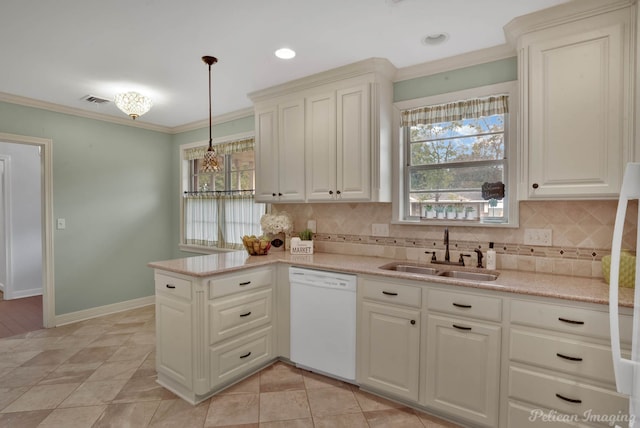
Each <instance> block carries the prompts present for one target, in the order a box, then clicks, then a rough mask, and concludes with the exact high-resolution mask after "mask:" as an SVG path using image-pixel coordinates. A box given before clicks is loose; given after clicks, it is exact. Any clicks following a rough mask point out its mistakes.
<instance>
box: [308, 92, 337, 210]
mask: <svg viewBox="0 0 640 428" xmlns="http://www.w3.org/2000/svg"><path fill="white" fill-rule="evenodd" d="M306 113H307V118H306V125H305V145H306V181H307V185H306V187H307V200H308V201H331V200H334V199H335V198H336V194H337V193H336V191H337V190H338V189H337V186H336V96H335V92H334V91H330V92H327V93H324V94H320V95H315V96H310V97H308V98H307V99H306Z"/></svg>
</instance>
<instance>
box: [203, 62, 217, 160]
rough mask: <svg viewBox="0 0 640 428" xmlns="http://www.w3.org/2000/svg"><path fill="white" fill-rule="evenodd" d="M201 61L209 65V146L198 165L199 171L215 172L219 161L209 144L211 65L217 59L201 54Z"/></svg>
mask: <svg viewBox="0 0 640 428" xmlns="http://www.w3.org/2000/svg"><path fill="white" fill-rule="evenodd" d="M202 61H204V63H205V64H207V65H208V66H209V148H208V149H207V151H206V152H205V153H204V160H203V161H202V164H201V165H200V172H216V171H219V170H220V163H219V162H218V157H217V156H216V152H215V150H213V146H212V145H211V141H212V139H211V128H212V123H211V119H212V114H211V66H212V65H213V64H215V63H216V62H218V59H217V58H216V57H213V56H203V57H202Z"/></svg>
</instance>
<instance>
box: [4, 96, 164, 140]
mask: <svg viewBox="0 0 640 428" xmlns="http://www.w3.org/2000/svg"><path fill="white" fill-rule="evenodd" d="M0 101H4V102H7V103H11V104H18V105H22V106H25V107H34V108H39V109H42V110H49V111H54V112H56V113H64V114H70V115H72V116H80V117H85V118H88V119H95V120H101V121H103V122H111V123H116V124H118V125H125V126H133V127H135V128H143V129H148V130H150V131H157V132H164V133H170V132H171V128H169V127H167V126H161V125H154V124H152V123H147V122H140V121H133V120H131V119H128V118H127V119H125V118H122V117H115V116H111V115H108V114H104V113H95V112H91V111H87V110H82V109H79V108H74V107H67V106H63V105H60V104H55V103H50V102H47V101H40V100H36V99H33V98H27V97H21V96H19V95H12V94H7V93H5V92H0Z"/></svg>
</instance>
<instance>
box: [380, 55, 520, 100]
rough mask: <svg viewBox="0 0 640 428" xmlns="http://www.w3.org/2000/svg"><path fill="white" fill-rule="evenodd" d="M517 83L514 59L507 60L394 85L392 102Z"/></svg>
mask: <svg viewBox="0 0 640 428" xmlns="http://www.w3.org/2000/svg"><path fill="white" fill-rule="evenodd" d="M517 79H518V63H517V58H516V57H512V58H506V59H502V60H498V61H492V62H487V63H484V64H478V65H474V66H471V67H464V68H459V69H457V70H451V71H446V72H442V73H436V74H432V75H430V76H423V77H417V78H415V79H409V80H403V81H401V82H396V83H395V84H394V85H393V100H394V101H396V102H397V101H406V100H411V99H414V98H423V97H428V96H431V95H438V94H446V93H447V92H454V91H461V90H463V89H470V88H477V87H479V86H487V85H493V84H496V83H502V82H510V81H512V80H517Z"/></svg>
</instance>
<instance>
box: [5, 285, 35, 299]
mask: <svg viewBox="0 0 640 428" xmlns="http://www.w3.org/2000/svg"><path fill="white" fill-rule="evenodd" d="M2 292H3V293H4V300H13V299H22V298H24V297H33V296H42V287H39V288H31V289H29V290H18V291H15V290H14V291H12V292H11V293H9V292H7V291H5V290H4V289H3V290H2Z"/></svg>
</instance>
